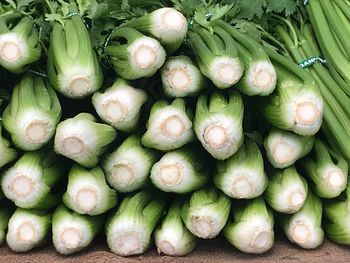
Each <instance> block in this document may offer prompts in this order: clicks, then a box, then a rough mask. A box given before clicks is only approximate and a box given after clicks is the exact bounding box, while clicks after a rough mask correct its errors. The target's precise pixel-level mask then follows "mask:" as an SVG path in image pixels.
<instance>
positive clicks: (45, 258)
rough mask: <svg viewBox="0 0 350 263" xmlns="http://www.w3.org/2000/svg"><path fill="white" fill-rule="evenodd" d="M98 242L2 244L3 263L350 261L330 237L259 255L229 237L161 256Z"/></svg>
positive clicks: (349, 253) (280, 244)
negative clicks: (69, 249) (121, 252)
mask: <svg viewBox="0 0 350 263" xmlns="http://www.w3.org/2000/svg"><path fill="white" fill-rule="evenodd" d="M101 240H103V239H101ZM95 243H97V244H95V245H94V246H92V247H90V248H89V249H88V250H86V251H84V252H81V253H79V254H76V255H74V256H69V257H63V256H60V255H58V254H57V253H56V252H55V250H54V249H53V247H52V246H46V247H42V248H38V249H35V250H33V251H31V252H30V253H27V254H14V253H13V252H11V250H10V249H9V248H8V247H6V246H4V247H1V248H0V263H38V262H40V263H41V262H45V263H62V262H68V263H90V262H101V263H114V262H120V263H127V262H131V263H132V262H142V263H148V262H149V263H170V262H171V263H177V262H179V263H183V262H203V263H221V262H232V263H236V262H249V263H254V262H259V263H263V262H298V263H299V262H309V263H311V262H318V263H321V262H327V263H331V262H336V263H341V262H350V248H347V247H344V246H338V245H335V244H333V243H331V242H328V241H327V242H325V244H324V245H323V246H322V247H321V248H319V249H317V250H313V251H307V250H302V249H300V248H298V247H296V246H294V245H292V244H290V243H288V242H287V241H286V240H284V239H279V240H277V241H276V244H275V246H274V248H273V249H272V250H271V251H270V252H268V253H266V254H264V255H259V256H251V255H246V254H243V253H240V252H238V251H237V250H235V249H233V248H232V247H231V246H230V245H229V244H228V243H226V242H225V241H221V240H220V241H217V240H215V241H206V242H202V243H200V244H199V245H198V246H197V248H196V249H195V251H194V252H193V253H192V254H190V255H188V256H187V257H183V258H174V257H167V256H159V255H158V254H157V253H156V251H155V249H154V248H153V249H151V250H150V251H149V252H147V253H146V254H145V255H143V256H136V257H130V258H122V257H118V256H116V255H114V254H112V253H110V252H109V251H108V248H107V246H106V244H105V243H104V241H101V242H95Z"/></svg>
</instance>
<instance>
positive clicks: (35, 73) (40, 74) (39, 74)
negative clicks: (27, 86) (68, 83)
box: [28, 69, 47, 78]
mask: <svg viewBox="0 0 350 263" xmlns="http://www.w3.org/2000/svg"><path fill="white" fill-rule="evenodd" d="M28 72H30V73H33V74H34V75H37V76H39V77H43V78H47V75H46V74H45V73H42V72H39V71H36V70H33V69H29V70H28Z"/></svg>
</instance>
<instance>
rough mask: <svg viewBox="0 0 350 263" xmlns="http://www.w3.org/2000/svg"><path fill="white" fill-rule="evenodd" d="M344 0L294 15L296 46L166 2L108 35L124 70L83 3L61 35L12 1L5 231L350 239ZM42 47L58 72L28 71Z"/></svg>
mask: <svg viewBox="0 0 350 263" xmlns="http://www.w3.org/2000/svg"><path fill="white" fill-rule="evenodd" d="M344 3H345V1H311V2H310V4H309V5H308V6H307V7H306V10H307V13H308V16H309V17H310V21H311V24H309V23H310V22H307V21H305V23H301V24H300V23H299V24H298V22H297V21H293V20H292V19H285V18H280V19H279V20H280V21H281V23H280V25H279V26H278V27H277V28H276V31H275V34H276V38H277V39H278V43H279V44H281V45H283V46H284V50H281V51H278V50H277V49H278V48H279V47H278V45H276V48H275V49H274V48H272V47H271V45H263V44H262V43H261V42H258V41H257V40H256V39H253V38H252V36H249V35H248V34H244V33H242V31H241V30H239V29H237V27H235V25H234V24H230V23H227V22H225V21H224V20H221V19H217V20H215V21H213V22H212V23H211V29H208V28H205V27H203V26H201V25H200V24H199V23H196V22H194V23H193V21H191V22H190V23H188V20H187V18H185V16H184V15H182V14H181V12H179V11H177V10H175V9H174V8H168V7H165V8H159V9H157V10H155V11H152V12H149V13H148V14H147V15H145V16H141V17H138V18H135V19H131V20H129V21H127V22H126V23H123V24H122V25H121V26H118V27H116V28H115V29H114V30H113V31H112V32H111V33H110V34H109V35H108V38H107V41H106V43H105V53H106V54H105V55H106V57H107V58H108V61H109V63H110V67H111V68H112V69H113V71H114V72H115V73H116V74H115V76H114V75H113V78H114V79H113V84H111V85H107V84H106V81H104V79H105V80H106V79H107V78H110V76H107V73H108V72H111V70H108V69H107V70H106V69H105V68H104V67H102V66H101V64H102V63H101V58H100V56H98V55H97V53H96V52H95V50H94V49H93V46H92V43H91V40H90V33H89V29H88V28H87V27H86V25H85V23H84V21H83V19H82V17H81V16H79V15H78V14H77V12H76V10H75V7H74V5H71V6H70V8H71V10H70V15H67V16H66V17H65V18H64V19H63V20H61V21H57V22H53V23H51V25H52V28H51V33H50V43H49V45H48V47H43V46H42V42H41V41H39V39H40V37H39V32H38V30H37V28H36V27H35V26H34V20H33V19H31V18H29V17H28V16H27V15H26V14H22V13H19V12H13V13H9V14H4V15H2V16H0V65H1V67H2V68H3V69H4V70H6V72H7V73H6V74H5V78H3V79H2V80H1V81H2V82H3V83H4V82H6V76H7V75H8V76H12V79H13V76H15V78H16V84H15V85H14V86H13V87H11V90H10V93H11V96H10V98H9V100H8V102H6V100H4V103H5V104H3V106H4V107H3V109H4V110H3V112H1V116H2V117H1V126H0V128H1V138H0V167H1V191H2V193H0V199H1V201H0V203H1V205H0V242H6V243H7V244H8V246H9V247H10V248H11V249H12V250H13V251H16V252H26V251H29V250H31V249H33V248H35V247H38V246H41V245H43V244H46V243H48V242H50V241H51V240H52V243H53V245H54V247H55V249H56V250H57V251H58V252H59V253H60V254H64V255H67V254H73V253H75V252H78V251H81V250H84V249H85V248H87V247H88V246H89V245H91V244H92V243H93V242H94V239H95V237H96V236H97V235H99V234H100V233H101V232H103V231H104V232H105V236H106V239H107V243H108V247H109V249H110V250H111V251H112V252H113V253H115V254H117V255H121V256H129V255H136V254H142V253H144V252H145V251H146V250H147V249H148V248H149V247H150V246H151V244H153V243H154V244H155V246H156V247H157V250H158V252H159V253H164V254H167V255H174V256H182V255H186V254H188V253H190V252H191V251H192V250H193V249H194V248H195V246H196V244H197V243H198V241H199V240H200V239H213V238H215V237H217V236H219V235H222V236H223V237H224V238H225V239H227V240H228V242H229V243H231V244H232V245H233V246H234V247H235V248H237V249H238V250H240V251H243V252H246V253H255V254H259V253H264V252H266V251H268V250H269V249H271V248H272V247H273V244H274V235H275V234H274V233H275V231H276V233H277V232H279V231H283V232H284V234H285V236H286V237H287V238H288V239H289V240H290V241H291V242H292V243H295V244H297V245H298V246H300V247H303V248H306V249H313V248H317V247H319V246H320V245H321V244H322V243H323V241H324V236H325V235H326V237H327V238H329V239H330V240H332V241H334V242H336V243H339V244H347V245H350V186H349V187H347V177H348V161H349V160H350V143H349V136H350V86H349V85H350V52H349V50H350V49H349V42H348V41H347V40H348V39H350V22H349V21H350V9H349V7H348V6H343V7H342V6H341V5H342V4H344ZM338 20H339V21H338ZM311 25H312V26H311ZM313 30H314V32H315V36H316V37H315V36H314V33H313ZM317 41H318V43H319V46H318V44H317ZM320 48H321V50H322V52H323V55H324V56H325V58H326V60H327V64H324V63H321V62H318V61H320V60H321V59H318V58H317V56H320V55H321V51H320ZM335 53H336V54H335ZM308 58H317V59H313V61H314V62H315V61H316V63H315V64H313V65H310V67H305V68H302V67H300V66H299V65H298V63H299V62H301V61H303V60H305V59H308ZM39 59H40V60H43V59H44V60H45V61H46V59H47V66H46V72H45V74H43V76H39V74H38V72H35V71H34V73H30V72H29V71H28V68H30V66H31V65H33V63H36V62H37V61H38V60H39ZM293 60H294V61H293ZM306 62H307V63H308V62H309V61H306ZM307 63H306V64H307ZM304 64H305V63H304ZM311 64H312V63H311ZM32 72H33V71H32ZM46 73H47V75H46ZM44 75H45V76H44ZM145 83H146V84H145ZM1 85H2V84H1ZM82 99H83V100H84V101H88V103H80V102H81V101H82ZM77 105H78V106H77ZM61 106H62V107H61ZM71 112H74V114H73V116H72V115H71ZM62 113H63V114H62ZM76 113H77V114H76ZM117 134H118V136H117ZM98 240H100V239H98Z"/></svg>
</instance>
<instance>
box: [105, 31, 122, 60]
mask: <svg viewBox="0 0 350 263" xmlns="http://www.w3.org/2000/svg"><path fill="white" fill-rule="evenodd" d="M118 28H119V26H117V27H115V28H114V29H113V30H112V31H111V33H110V34H109V35H108V36H107V38H106V41H105V42H104V44H103V53H104V54H105V56H106V60H107V64H108V65H111V61H110V59H109V56H108V54H107V46H108V44H109V41H110V40H111V37H112V35H113V33H114V32H115V31H116V30H117V29H118Z"/></svg>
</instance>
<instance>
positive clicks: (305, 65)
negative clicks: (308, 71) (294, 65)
mask: <svg viewBox="0 0 350 263" xmlns="http://www.w3.org/2000/svg"><path fill="white" fill-rule="evenodd" d="M316 62H320V63H321V64H326V63H327V61H326V60H325V59H323V58H321V57H320V56H317V57H311V58H308V59H306V60H304V61H302V62H300V63H299V67H301V68H309V67H311V66H312V65H313V64H315V63H316Z"/></svg>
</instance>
